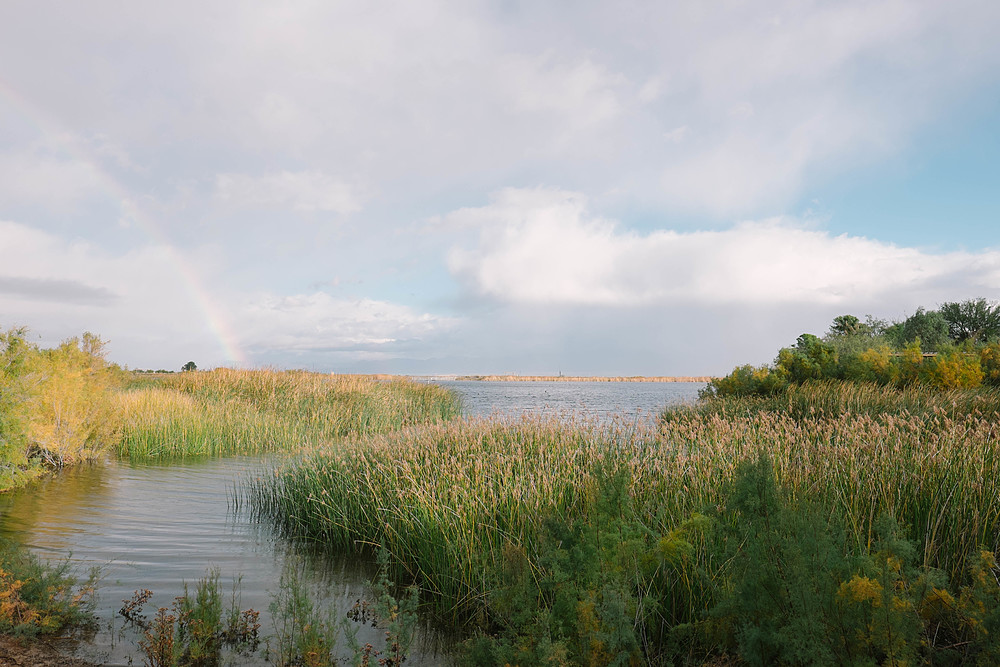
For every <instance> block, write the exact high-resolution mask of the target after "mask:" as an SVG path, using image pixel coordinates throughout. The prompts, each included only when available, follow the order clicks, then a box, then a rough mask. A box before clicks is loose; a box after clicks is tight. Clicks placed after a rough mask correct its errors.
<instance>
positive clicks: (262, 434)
mask: <svg viewBox="0 0 1000 667" xmlns="http://www.w3.org/2000/svg"><path fill="white" fill-rule="evenodd" d="M115 403H116V407H117V412H116V414H117V418H118V420H119V424H120V428H119V430H120V433H121V435H120V438H119V439H118V441H117V452H118V454H119V455H120V456H124V457H128V458H150V457H165V456H197V455H220V454H254V453H261V452H270V451H288V450H293V449H296V448H299V447H303V446H308V445H316V444H318V443H321V442H327V441H331V440H338V439H340V438H343V437H345V436H348V435H364V434H373V433H383V432H387V431H394V430H399V429H401V428H404V427H406V426H409V425H412V424H422V423H433V422H438V421H444V420H448V419H451V418H453V417H456V416H458V414H459V413H460V411H461V406H460V404H459V402H458V399H457V398H456V397H455V396H454V395H453V394H451V393H449V392H447V391H446V390H444V389H441V388H440V387H438V386H436V385H430V384H422V383H418V382H413V381H410V380H406V379H402V378H393V379H388V380H386V379H379V378H373V377H367V376H354V375H324V374H319V373H307V372H302V371H284V372H283V371H273V370H252V371H251V370H231V369H218V370H214V371H209V372H202V371H195V372H188V373H179V374H175V375H166V376H162V377H159V378H156V379H152V380H151V379H148V378H141V379H140V380H139V382H138V386H135V387H133V388H131V389H129V390H126V391H123V392H121V393H119V394H118V395H117V396H116V398H115Z"/></svg>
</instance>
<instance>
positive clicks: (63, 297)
mask: <svg viewBox="0 0 1000 667" xmlns="http://www.w3.org/2000/svg"><path fill="white" fill-rule="evenodd" d="M0 294H6V295H8V296H13V297H19V298H22V299H30V300H36V301H51V302H55V303H64V304H73V305H83V306H110V305H112V304H114V303H115V302H116V301H117V300H118V298H119V297H118V295H117V294H115V293H114V292H112V291H111V290H109V289H107V288H104V287H92V286H90V285H87V284H86V283H83V282H81V281H79V280H59V279H53V278H23V277H17V276H0Z"/></svg>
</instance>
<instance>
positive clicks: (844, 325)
mask: <svg viewBox="0 0 1000 667" xmlns="http://www.w3.org/2000/svg"><path fill="white" fill-rule="evenodd" d="M871 333H872V328H871V327H870V326H868V324H866V323H865V322H862V321H861V320H859V319H858V318H857V317H855V316H854V315H838V316H837V317H835V318H833V324H831V325H830V331H829V333H828V334H827V335H828V336H869V335H871Z"/></svg>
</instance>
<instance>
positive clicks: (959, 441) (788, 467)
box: [245, 386, 1000, 617]
mask: <svg viewBox="0 0 1000 667" xmlns="http://www.w3.org/2000/svg"><path fill="white" fill-rule="evenodd" d="M799 391H801V392H808V391H809V389H808V388H804V389H800V390H799ZM813 391H814V394H813V399H814V400H815V401H816V403H818V404H820V405H821V407H820V408H819V409H815V406H813V407H814V409H812V410H801V409H799V410H795V411H793V410H788V409H785V406H784V405H782V406H781V407H780V408H779V409H765V408H764V407H762V406H760V405H756V409H749V410H748V409H746V405H744V404H733V403H730V404H729V405H721V406H720V405H718V404H715V405H712V406H706V405H704V404H702V405H700V406H697V407H689V408H679V409H676V410H672V411H670V412H669V414H667V415H665V417H664V419H662V420H661V422H660V423H659V424H658V425H656V426H634V425H632V426H625V425H614V424H612V425H603V426H602V425H597V424H594V423H587V422H566V421H558V420H553V419H543V418H532V417H525V418H521V419H516V420H463V421H458V422H452V423H439V424H435V425H431V426H427V427H421V428H411V429H407V430H403V431H399V432H393V433H387V434H383V435H379V436H374V437H367V438H360V439H355V440H352V441H348V442H344V443H342V444H338V445H336V446H333V447H330V448H327V449H325V450H323V451H318V452H315V453H313V454H311V455H309V456H308V457H306V458H304V459H303V460H301V461H298V462H294V463H290V464H286V465H284V466H283V467H280V468H278V469H276V470H273V471H271V472H270V473H268V474H266V475H262V476H261V477H259V478H257V479H254V480H249V481H248V483H247V485H246V489H245V494H246V497H247V499H248V500H249V503H250V505H251V506H252V507H254V508H256V510H257V511H258V512H259V513H260V514H261V516H262V517H265V518H268V519H270V520H273V521H274V522H276V523H278V524H279V525H281V526H283V527H284V528H285V529H286V530H288V531H289V532H290V533H292V534H297V535H305V536H308V537H310V538H312V539H318V540H322V541H326V542H328V543H330V544H332V545H337V546H339V547H342V548H356V547H357V546H359V545H361V546H364V545H378V544H382V545H385V546H386V547H387V548H388V549H389V551H390V552H391V553H392V554H393V555H394V557H395V558H396V559H397V560H398V562H399V563H400V564H401V565H402V567H404V568H405V569H406V570H407V571H408V572H409V573H410V575H411V576H413V577H414V578H415V579H417V580H418V581H420V582H421V585H422V586H424V587H425V588H426V589H427V590H428V591H429V592H430V593H431V597H432V598H435V599H436V600H437V601H438V604H439V606H440V607H442V608H444V609H445V610H446V611H449V612H450V613H453V614H455V615H456V616H462V617H469V616H480V615H482V614H488V609H485V607H486V605H487V601H488V600H489V599H490V595H491V591H494V590H496V589H497V588H499V587H502V586H503V576H504V574H503V573H504V562H505V559H506V558H507V556H508V555H509V553H510V552H511V551H512V550H514V551H519V552H523V553H527V554H532V553H534V549H535V547H536V545H537V542H538V539H539V535H540V534H541V532H542V530H543V527H542V524H543V522H544V521H546V520H548V519H549V518H551V517H557V518H562V519H566V520H569V519H573V520H576V519H582V520H584V521H586V520H587V518H588V516H593V515H594V513H595V512H596V509H595V507H596V505H595V503H596V498H597V495H598V493H599V488H598V487H599V481H600V479H601V478H604V477H606V476H607V475H608V474H619V473H620V474H622V475H623V476H624V478H625V479H626V480H627V493H626V508H625V511H626V513H627V514H628V519H629V520H630V521H635V522H638V523H640V524H641V525H642V526H643V527H644V529H645V530H646V531H647V532H648V533H649V534H650V535H654V536H668V535H670V534H672V533H671V531H674V530H675V529H676V528H677V527H678V526H680V525H682V524H683V523H684V522H685V521H687V520H688V519H690V518H691V517H692V516H694V515H695V514H696V513H699V512H705V511H710V510H711V508H713V507H717V506H718V505H719V504H720V503H722V502H724V496H725V493H726V490H727V483H728V481H729V480H731V479H732V478H733V475H734V473H735V471H736V470H737V468H738V466H739V465H740V464H741V463H743V462H748V461H753V460H755V459H757V458H758V457H760V456H761V455H764V456H765V457H767V458H768V459H770V460H771V461H772V462H773V470H774V475H775V477H776V478H777V481H778V482H779V483H780V485H781V486H782V487H783V488H785V489H788V490H789V492H790V493H791V494H792V496H793V497H795V498H800V499H809V500H810V501H819V502H820V503H821V504H822V506H823V507H825V508H826V510H825V511H827V512H828V513H830V514H831V515H835V516H838V517H843V519H844V521H845V524H846V526H847V527H848V532H849V539H850V540H852V541H853V542H854V543H855V544H856V545H857V546H858V547H859V548H861V549H863V550H865V551H864V552H865V553H867V552H868V551H870V550H871V549H872V543H873V541H874V540H875V534H876V530H875V525H876V522H877V520H878V518H879V516H880V515H883V514H886V515H890V516H892V517H894V518H895V519H896V520H897V521H898V522H899V523H900V524H901V525H902V526H903V527H904V529H905V531H906V532H907V535H908V536H909V537H910V539H912V540H914V541H915V543H916V544H917V545H918V547H919V548H920V549H922V555H921V560H922V561H923V563H924V564H925V565H927V566H931V567H935V568H941V569H943V570H944V571H946V572H947V573H948V574H949V575H951V576H952V577H953V578H956V580H961V577H963V576H964V573H965V571H966V568H967V565H968V561H967V559H968V558H970V557H972V556H974V555H975V554H977V553H978V552H977V550H978V549H980V548H985V549H988V550H991V551H996V549H997V548H998V546H1000V545H998V539H1000V458H998V457H997V455H996V447H997V433H996V425H995V421H994V420H993V419H992V414H993V413H992V412H990V413H989V414H990V415H991V416H985V415H984V412H985V411H986V410H984V409H983V408H982V406H981V405H980V403H984V402H985V404H989V402H990V401H993V400H994V399H995V395H993V394H989V395H986V396H980V398H975V397H971V396H966V397H964V401H965V402H964V403H963V404H962V405H963V406H964V407H961V408H958V407H955V406H957V405H959V403H958V401H957V397H956V396H953V395H949V394H944V395H940V396H939V397H938V399H934V400H932V399H929V398H927V397H926V396H924V395H923V394H917V393H909V394H907V393H904V394H903V395H902V396H899V397H892V396H891V395H890V394H888V393H886V392H883V391H882V390H881V389H872V388H864V387H862V388H861V391H862V392H863V393H861V394H860V395H852V394H851V392H852V391H856V390H855V389H853V388H844V389H835V388H832V387H829V386H821V387H817V388H813ZM808 398H809V395H808V394H807V393H803V394H802V395H800V396H799V397H797V398H794V399H792V400H793V401H794V400H806V399H808ZM935 400H936V401H937V403H936V404H933V403H934V402H935ZM872 401H874V402H877V403H878V405H879V406H882V405H887V404H888V403H889V402H891V401H896V408H897V409H895V411H882V409H881V407H879V408H878V409H876V408H875V407H873V406H872V405H871V404H870V402H872ZM921 401H923V403H921ZM792 404H794V403H792ZM834 404H837V405H839V406H840V407H839V408H838V409H833V408H832V407H830V406H832V405H834ZM945 404H947V406H951V408H950V409H947V406H946V405H945ZM911 406H917V407H919V408H920V409H919V411H918V412H916V413H915V414H911V413H910V412H908V410H907V407H911ZM706 567H718V564H715V565H710V564H706Z"/></svg>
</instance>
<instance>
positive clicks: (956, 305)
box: [703, 299, 1000, 397]
mask: <svg viewBox="0 0 1000 667" xmlns="http://www.w3.org/2000/svg"><path fill="white" fill-rule="evenodd" d="M816 380H840V381H847V382H858V383H875V384H880V385H891V386H895V387H909V386H913V385H923V386H928V387H933V388H934V389H937V390H941V391H948V390H952V389H974V388H976V387H979V386H983V385H986V386H993V387H1000V304H993V303H990V302H988V301H986V300H985V299H972V300H968V301H962V302H948V303H944V304H942V305H941V307H940V308H939V309H938V310H933V311H926V310H924V309H923V308H918V309H917V311H916V312H915V313H914V314H913V315H911V316H910V317H908V318H906V319H905V320H904V321H902V322H896V323H893V324H889V323H887V322H883V321H880V320H876V319H874V318H871V317H869V318H868V319H867V321H866V322H862V321H861V320H859V319H858V318H857V317H855V316H853V315H840V316H838V317H836V318H834V320H833V324H832V325H831V326H830V329H829V331H828V332H827V334H826V335H825V336H823V337H822V338H820V337H817V336H815V335H813V334H808V333H804V334H802V335H801V336H799V337H798V339H797V340H796V342H795V345H793V346H791V347H786V348H782V349H781V350H780V351H779V352H778V356H777V358H776V359H775V361H774V363H773V364H768V365H763V366H758V367H754V366H751V365H744V366H739V367H737V368H736V369H734V370H733V372H732V373H730V374H729V375H727V376H725V377H722V378H716V379H713V380H712V381H711V382H709V384H708V386H707V387H706V388H705V390H704V391H703V395H704V396H706V397H712V396H747V395H760V396H767V395H773V394H780V393H783V392H785V391H787V390H788V388H789V387H791V386H795V385H801V384H803V383H805V382H812V381H816Z"/></svg>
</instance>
